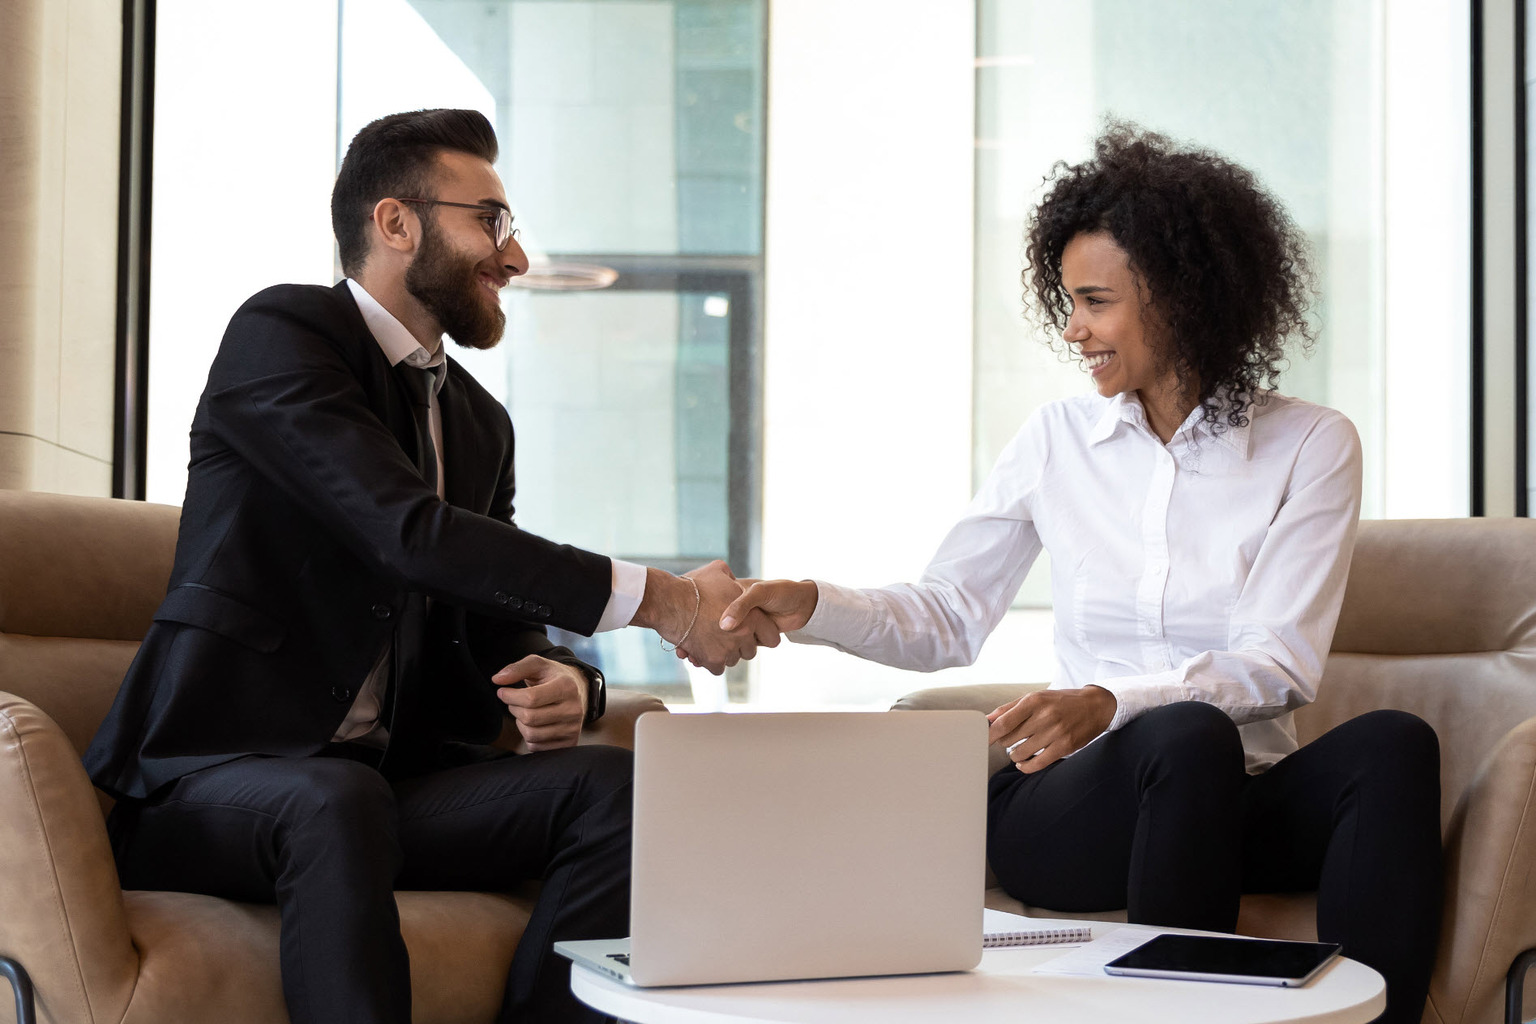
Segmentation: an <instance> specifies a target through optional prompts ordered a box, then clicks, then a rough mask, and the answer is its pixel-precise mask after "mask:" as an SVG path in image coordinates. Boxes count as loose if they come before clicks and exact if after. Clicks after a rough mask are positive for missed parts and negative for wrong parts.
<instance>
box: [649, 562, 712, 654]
mask: <svg viewBox="0 0 1536 1024" xmlns="http://www.w3.org/2000/svg"><path fill="white" fill-rule="evenodd" d="M683 579H685V580H687V581H688V582H689V583H692V584H693V618H691V619H689V620H688V628H687V629H685V630H683V635H682V636H680V637H678V639H677V643H675V644H673V645H672V646H671V647H668V646H667V638H666V637H664V636H662V635H661V634H660V633H657V634H656V636H657V639H659V640H660V641H661V649H662V650H664V651H666V652H668V653H669V654H670V653H671V652H672V651H675V650H677V649H678V648H679V647H681V646H683V644H685V643H687V642H688V636H689V634H691V633H692V632H693V627H694V625H695V624H697V623H698V621H699V606H700V605H702V604H703V603H704V595H702V594H700V593H699V581H698V580H696V579H694V578H693V577H692V576H684V577H683Z"/></svg>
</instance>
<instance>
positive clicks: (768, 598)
mask: <svg viewBox="0 0 1536 1024" xmlns="http://www.w3.org/2000/svg"><path fill="white" fill-rule="evenodd" d="M742 582H743V583H745V582H747V581H746V580H743V581H742ZM818 596H819V593H818V591H817V590H816V583H815V581H814V580H801V581H799V582H798V583H797V582H795V581H794V580H763V581H761V582H757V583H753V584H752V585H751V586H749V587H747V589H746V591H745V592H744V593H743V594H742V595H741V596H740V597H738V598H737V599H736V600H735V601H733V602H731V606H730V607H729V608H727V609H726V610H725V614H724V615H723V616H722V617H721V619H720V628H721V629H734V628H735V627H736V623H738V622H740V621H742V620H743V619H744V618H746V615H747V613H748V612H750V611H751V610H752V609H754V608H757V609H760V610H761V611H762V612H763V613H764V614H765V615H767V616H768V617H769V618H770V619H772V620H773V624H774V627H775V628H777V629H778V631H779V632H780V633H788V632H791V631H792V630H796V629H799V628H800V627H801V626H804V625H805V624H806V623H807V622H809V621H810V618H811V613H812V612H814V611H815V610H816V600H817V597H818Z"/></svg>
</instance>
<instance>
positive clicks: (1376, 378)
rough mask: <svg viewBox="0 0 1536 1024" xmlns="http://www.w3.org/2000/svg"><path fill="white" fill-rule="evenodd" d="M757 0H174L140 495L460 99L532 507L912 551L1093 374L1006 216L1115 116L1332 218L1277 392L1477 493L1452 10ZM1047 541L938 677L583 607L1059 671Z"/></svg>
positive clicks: (690, 689) (782, 563)
mask: <svg viewBox="0 0 1536 1024" xmlns="http://www.w3.org/2000/svg"><path fill="white" fill-rule="evenodd" d="M766 7H767V4H766V0H475V2H468V0H332V2H315V0H270V2H269V3H268V4H266V5H261V6H253V5H238V4H236V5H227V4H203V3H198V2H196V0H161V2H160V3H159V5H158V16H159V22H158V53H157V65H156V75H157V93H156V119H155V126H156V138H155V163H154V170H155V182H154V185H155V200H154V214H155V219H154V225H153V230H154V264H153V276H152V297H151V345H152V354H151V360H150V371H149V373H150V410H151V411H150V438H149V441H150V458H149V495H150V497H151V498H152V499H154V500H160V501H170V502H179V501H180V500H181V496H182V491H183V489H184V486H185V465H186V461H187V452H186V434H187V427H188V425H189V423H190V420H191V415H192V409H193V406H194V404H195V402H196V399H197V395H198V393H199V392H200V391H201V388H202V382H203V380H204V379H205V377H206V372H207V364H208V360H209V359H211V357H212V353H213V351H214V348H215V347H216V345H217V342H218V339H219V336H220V334H221V333H222V330H223V327H224V325H225V323H226V322H227V321H228V318H229V316H230V314H231V313H232V312H233V311H234V309H235V308H236V307H237V306H238V305H239V304H240V302H242V301H243V300H244V299H245V298H246V297H248V296H249V295H250V294H251V293H253V292H255V291H256V290H258V289H259V288H262V287H265V286H266V285H269V284H272V283H275V282H278V281H311V282H324V281H327V280H333V279H334V276H333V275H334V274H335V273H336V268H335V264H334V247H333V244H332V240H331V237H330V222H329V209H328V200H329V193H330V187H331V183H332V180H333V178H334V174H335V170H336V166H337V162H338V159H339V157H340V154H341V152H342V151H343V149H344V147H345V145H346V143H347V141H348V140H350V138H351V136H352V134H353V133H355V132H356V130H357V129H358V128H360V127H361V126H362V125H363V124H365V123H366V122H367V121H369V120H371V119H372V118H374V117H377V116H379V115H382V114H385V113H389V112H393V111H396V110H402V109H412V108H418V107H426V106H468V107H474V108H477V109H480V110H482V111H483V112H485V113H486V115H487V116H488V117H490V118H491V119H492V122H493V123H494V124H495V125H496V127H497V131H498V135H499V137H500V140H501V143H502V154H501V161H500V164H499V166H498V169H499V171H500V173H501V175H502V178H503V180H504V181H505V182H506V185H507V190H508V194H509V198H510V199H511V201H512V203H513V205H514V207H515V208H516V213H517V216H518V224H519V226H520V227H521V228H522V229H523V235H522V238H523V241H524V242H525V243H526V244H527V247H528V249H529V251H530V253H531V254H533V255H534V256H535V257H536V259H537V265H536V267H535V270H534V272H533V273H531V274H530V275H529V276H528V279H527V280H526V281H525V282H523V284H524V285H525V287H521V288H517V289H508V290H507V291H506V292H504V293H503V294H504V296H505V298H504V302H505V305H506V309H507V313H508V325H509V326H508V334H507V338H506V341H505V342H504V343H503V344H502V345H501V346H499V347H498V348H497V349H494V350H492V351H490V352H487V353H470V352H462V351H457V350H456V351H455V355H456V357H458V358H461V360H462V361H463V362H464V363H465V365H466V366H468V367H469V368H470V370H471V372H473V373H474V374H475V375H476V376H477V378H478V379H479V380H480V381H481V382H482V383H484V384H485V386H486V387H487V388H489V389H490V390H491V391H492V393H493V394H496V395H498V396H499V397H500V398H501V399H502V400H503V401H504V402H505V403H506V404H507V406H508V408H509V409H510V410H511V412H512V416H513V420H514V423H515V424H516V426H517V430H518V440H519V447H518V455H519V461H518V467H519V478H520V487H519V492H520V493H519V500H518V510H519V521H520V523H522V524H523V525H524V526H525V527H526V528H528V529H530V530H536V531H538V532H542V533H545V534H547V535H549V536H552V537H556V538H558V539H561V540H568V541H571V542H573V543H579V544H583V545H586V546H589V547H592V548H595V549H597V550H601V551H603V552H605V553H611V554H614V555H617V556H619V557H628V558H631V559H634V560H638V561H643V562H649V563H651V564H656V565H661V566H664V567H667V568H673V569H681V568H684V567H687V566H690V565H693V564H697V563H698V562H700V561H703V560H705V559H708V558H712V557H724V558H727V559H728V560H729V561H730V562H731V564H732V565H733V566H734V567H735V568H736V569H737V570H738V572H741V573H743V574H747V573H757V572H766V573H770V574H773V575H792V576H796V577H804V576H822V577H824V578H830V579H833V580H836V581H838V582H840V583H847V584H852V585H878V584H881V583H886V582H890V581H892V580H896V579H903V578H912V577H914V576H915V575H916V574H917V573H918V572H919V571H920V570H921V567H922V565H923V563H924V561H925V560H926V558H927V556H928V554H929V553H930V552H931V551H932V550H933V548H934V546H936V545H937V543H938V541H939V540H940V539H941V537H942V536H943V531H944V529H945V528H947V526H948V524H949V523H950V522H952V521H953V519H954V517H955V516H956V515H957V514H958V513H959V511H960V509H961V508H962V507H963V506H964V503H965V501H966V499H967V498H968V497H969V495H970V493H971V489H972V488H973V487H974V486H975V485H976V484H977V483H978V482H979V480H980V478H981V476H982V475H983V474H984V473H985V472H986V471H987V470H988V469H989V468H990V465H991V463H992V461H993V459H994V457H995V455H996V453H997V452H998V450H999V449H1000V448H1001V446H1002V445H1003V444H1004V443H1005V442H1006V441H1007V439H1008V437H1010V436H1011V435H1012V433H1013V432H1014V431H1015V430H1016V429H1017V428H1018V426H1019V424H1020V423H1022V421H1023V420H1024V419H1025V417H1027V415H1028V414H1029V412H1030V411H1031V410H1032V409H1034V408H1035V407H1037V406H1038V405H1039V404H1040V403H1042V402H1045V401H1049V400H1051V399H1053V398H1056V397H1059V396H1063V395H1067V394H1072V393H1075V392H1077V391H1079V390H1080V389H1082V388H1086V387H1087V386H1088V384H1087V381H1086V379H1085V378H1084V377H1083V376H1082V374H1081V373H1080V372H1079V371H1078V370H1077V369H1076V367H1075V366H1073V365H1070V364H1069V363H1066V362H1064V361H1062V360H1061V359H1060V358H1059V357H1058V356H1057V355H1056V354H1054V353H1053V352H1052V351H1051V350H1050V349H1049V347H1048V346H1047V345H1046V344H1044V343H1043V339H1041V338H1039V337H1038V336H1037V334H1036V332H1035V331H1034V330H1033V329H1032V328H1030V327H1029V326H1028V325H1027V324H1026V322H1025V321H1024V319H1023V317H1022V315H1021V314H1022V302H1021V286H1020V282H1019V269H1020V248H1021V246H1020V240H1021V237H1022V232H1023V223H1024V217H1025V214H1026V213H1027V211H1028V210H1029V209H1030V207H1031V206H1032V204H1033V203H1034V202H1035V200H1036V199H1037V198H1038V196H1039V194H1040V182H1041V180H1042V178H1043V177H1044V176H1045V174H1046V173H1047V172H1048V171H1049V169H1050V167H1051V166H1052V164H1053V163H1054V162H1055V161H1057V160H1069V161H1070V160H1074V159H1079V158H1081V157H1083V156H1085V155H1086V154H1087V152H1088V147H1089V145H1090V143H1091V140H1092V138H1093V136H1094V135H1095V134H1096V132H1097V131H1098V129H1099V127H1100V125H1101V123H1102V118H1103V117H1104V115H1106V114H1109V113H1113V114H1115V115H1117V116H1121V117H1126V118H1130V119H1132V120H1136V121H1139V122H1141V123H1143V124H1145V125H1147V126H1149V127H1152V128H1155V129H1158V130H1162V131H1166V132H1168V133H1170V134H1172V135H1175V136H1177V137H1179V138H1182V139H1187V140H1191V141H1195V142H1198V143H1200V144H1203V145H1206V146H1209V147H1211V148H1214V149H1216V150H1218V151H1220V152H1222V153H1224V154H1226V155H1228V156H1230V157H1232V158H1233V159H1235V160H1237V161H1239V162H1241V163H1244V164H1246V165H1247V166H1249V167H1251V168H1253V169H1254V170H1255V171H1256V172H1257V173H1258V174H1259V175H1260V177H1261V179H1262V180H1263V181H1264V182H1265V183H1266V184H1267V185H1268V186H1269V187H1270V188H1271V189H1273V190H1274V191H1275V192H1276V193H1277V195H1278V196H1279V197H1280V199H1281V200H1282V201H1283V202H1284V203H1285V204H1286V206H1287V207H1288V209H1289V210H1290V211H1291V213H1292V215H1293V216H1294V217H1295V218H1296V220H1297V222H1298V223H1299V224H1300V225H1301V226H1302V227H1303V229H1304V230H1305V231H1306V232H1307V233H1308V235H1309V236H1310V238H1311V239H1312V242H1313V245H1314V248H1315V250H1316V268H1317V270H1318V273H1319V284H1320V300H1321V301H1320V303H1319V307H1318V310H1319V323H1320V327H1321V336H1320V340H1319V344H1318V347H1317V351H1316V352H1315V353H1314V355H1313V356H1312V357H1311V358H1310V359H1306V360H1296V361H1295V362H1294V363H1293V365H1292V367H1291V369H1290V370H1289V371H1288V373H1287V374H1286V376H1285V377H1284V378H1283V379H1282V382H1281V387H1282V388H1283V389H1284V390H1286V391H1289V392H1291V393H1294V394H1299V395H1302V396H1304V397H1307V398H1311V399H1314V400H1317V401H1321V402H1325V403H1327V404H1330V405H1334V406H1337V407H1339V408H1341V409H1343V410H1344V411H1345V412H1347V413H1348V414H1349V415H1350V416H1351V418H1352V419H1353V420H1354V421H1355V423H1356V425H1357V426H1358V427H1359V429H1360V432H1361V435H1362V438H1363V439H1364V441H1365V447H1366V511H1367V514H1368V515H1376V516H1455V515H1464V514H1466V512H1467V495H1468V492H1469V485H1468V481H1469V467H1468V455H1469V448H1470V443H1469V436H1470V435H1469V422H1470V410H1469V408H1468V395H1469V393H1470V387H1469V368H1468V349H1469V342H1468V320H1469V317H1468V314H1467V310H1468V308H1469V304H1470V301H1471V299H1470V294H1469V285H1468V281H1467V273H1466V268H1467V267H1468V266H1469V262H1470V261H1469V252H1468V232H1467V229H1466V211H1467V209H1468V206H1469V196H1470V185H1469V168H1468V161H1467V158H1466V155H1467V152H1468V150H1469V146H1470V141H1469V125H1468V120H1467V110H1468V107H1469V93H1468V53H1469V37H1468V24H1467V22H1468V12H1467V11H1466V9H1465V8H1461V7H1456V6H1455V5H1442V7H1443V8H1444V9H1441V8H1435V9H1433V10H1431V9H1429V8H1426V7H1423V6H1419V7H1415V8H1414V10H1412V11H1407V10H1399V9H1398V8H1397V5H1392V4H1386V3H1382V2H1381V0H1297V2H1295V3H1289V4H1270V5H1250V4H1231V3H1228V2H1224V0H1179V2H1177V3H1168V4H1146V3H1142V2H1139V0H1084V2H1082V3H1074V4H1070V5H1062V4H1059V3H1055V2H1047V0H977V2H976V3H975V4H974V5H971V4H934V3H932V0H891V2H889V3H885V4H879V5H870V4H868V3H867V0H818V2H817V3H816V4H814V5H796V4H781V5H778V6H776V7H775V10H774V17H773V30H774V32H775V33H776V35H775V37H774V39H773V40H772V46H771V47H770V46H769V45H768V44H769V40H768V38H767V32H768V30H769V25H768V18H767V10H766ZM210 39H217V40H219V41H220V45H218V46H210V45H208V42H207V41H208V40H210ZM400 40H409V60H402V59H401V57H400V55H399V41H400ZM274 54H281V55H283V72H282V73H281V74H274V73H273V70H274V66H273V59H274V58H273V55H274ZM768 110H772V111H773V114H774V119H773V124H772V125H771V126H770V125H768V124H767V123H766V120H765V113H766V111H768ZM770 127H771V129H772V138H771V139H770V138H769V134H768V133H769V129H770ZM231 197H235V198H234V199H233V200H232V198H231ZM215 224H217V225H223V226H228V225H231V224H235V225H245V226H244V227H243V228H242V229H240V230H237V231H235V232H233V233H231V232H229V231H222V232H221V231H216V230H214V229H213V228H212V227H211V226H212V225H215ZM253 224H259V225H260V226H261V227H262V228H263V230H255V229H253V228H252V227H250V225H253ZM614 275H616V277H615V279H614V280H612V282H611V283H609V284H608V285H607V287H603V288H581V287H577V288H572V287H570V286H572V285H576V286H583V285H593V284H597V283H599V282H600V281H602V280H604V279H606V278H609V277H613V276H614ZM531 285H541V286H543V287H527V286H531ZM1047 577H1048V571H1047V570H1046V569H1045V568H1043V567H1037V568H1036V569H1035V571H1034V572H1033V573H1032V574H1031V579H1030V580H1029V581H1026V583H1025V586H1024V589H1023V591H1022V592H1021V595H1020V600H1019V603H1018V607H1017V609H1016V610H1015V612H1014V613H1013V614H1011V615H1010V616H1009V617H1008V618H1007V619H1005V621H1004V623H1003V625H1002V626H1001V627H1000V628H999V630H998V632H997V633H996V634H995V635H994V637H993V639H992V640H991V641H990V642H989V643H988V645H987V648H986V650H985V651H984V652H983V653H982V657H981V659H980V661H979V662H978V664H977V665H976V666H972V667H970V668H966V669H953V670H948V671H947V672H945V673H942V674H940V676H939V677H938V678H934V677H919V676H914V675H913V674H910V673H901V672H897V671H895V670H890V669H886V668H884V667H882V666H875V665H872V664H869V663H863V662H856V661H854V660H853V659H849V658H847V657H845V656H842V655H838V654H836V653H835V652H831V651H828V650H826V649H824V648H806V647H798V648H793V649H791V648H787V647H781V648H780V649H779V650H778V651H774V652H768V653H767V654H765V655H764V656H763V657H762V658H760V659H759V660H758V661H757V662H754V663H753V664H752V666H751V667H750V669H743V670H738V671H736V672H734V673H733V674H732V675H730V676H729V677H728V679H727V681H726V683H725V684H724V685H722V684H720V683H719V682H718V681H716V680H713V679H711V678H710V677H708V676H705V675H701V674H698V673H690V672H689V671H687V670H685V669H684V668H683V667H682V663H680V662H678V661H677V660H676V659H675V658H673V657H672V656H670V655H666V654H665V653H664V652H662V651H660V649H659V647H658V646H657V644H656V641H655V637H654V635H653V634H650V633H648V632H644V631H640V630H627V631H619V632H617V633H613V634H607V635H604V636H602V637H600V638H598V639H597V640H595V641H587V640H585V639H580V638H570V639H571V642H573V643H579V644H581V645H582V650H583V651H584V652H585V653H587V654H588V655H589V656H590V657H593V658H594V659H596V660H598V661H599V662H600V663H601V664H602V665H603V667H604V669H605V670H606V671H607V672H608V674H609V677H610V679H611V680H613V682H614V683H615V684H617V685H635V686H640V687H643V688H646V689H650V690H652V691H654V692H658V693H661V694H663V695H664V696H667V697H668V698H669V699H678V700H688V699H698V700H701V701H707V702H718V701H721V700H724V699H725V698H726V697H727V696H729V697H730V698H731V699H733V700H740V699H751V700H753V701H755V702H760V703H766V704H778V705H792V706H806V705H809V704H816V703H822V704H829V705H833V704H843V705H852V704H857V705H861V706H870V705H875V706H879V705H881V704H883V703H885V702H888V700H889V699H890V698H891V697H894V696H896V695H898V694H900V693H902V692H905V691H906V690H911V689H915V688H917V687H919V686H923V685H930V684H933V683H941V682H946V681H953V682H963V681H978V682H979V681H997V682H1003V681H1032V680H1039V679H1044V678H1048V677H1049V673H1050V671H1051V655H1050V630H1051V617H1050V611H1049V609H1048V608H1047V607H1046V604H1047V594H1046V585H1045V582H1044V581H1045V580H1046V579H1047Z"/></svg>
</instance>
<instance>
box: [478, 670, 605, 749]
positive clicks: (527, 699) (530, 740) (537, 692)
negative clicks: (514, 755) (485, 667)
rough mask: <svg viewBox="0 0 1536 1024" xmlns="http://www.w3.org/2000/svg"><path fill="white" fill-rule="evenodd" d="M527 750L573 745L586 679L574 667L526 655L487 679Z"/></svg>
mask: <svg viewBox="0 0 1536 1024" xmlns="http://www.w3.org/2000/svg"><path fill="white" fill-rule="evenodd" d="M491 682H493V683H495V684H496V686H497V687H498V689H497V690H496V696H497V697H499V698H501V702H502V703H503V704H505V705H506V706H507V710H508V711H509V712H511V714H512V717H513V718H515V719H517V731H518V732H520V733H522V734H523V739H524V740H525V741H526V742H527V744H528V749H529V750H555V749H557V748H559V747H570V746H574V745H575V744H576V738H577V737H578V736H580V735H581V724H582V722H584V721H586V718H587V677H586V675H585V674H584V673H583V672H582V671H581V669H579V668H577V667H576V666H574V665H567V664H565V663H563V662H559V661H550V660H549V659H548V658H541V657H539V656H538V655H537V654H530V655H528V657H526V658H523V659H522V660H521V661H516V662H513V663H512V664H510V665H508V666H507V667H506V668H504V669H502V670H501V671H500V672H497V673H496V674H495V675H494V676H492V677H491Z"/></svg>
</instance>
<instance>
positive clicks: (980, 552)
mask: <svg viewBox="0 0 1536 1024" xmlns="http://www.w3.org/2000/svg"><path fill="white" fill-rule="evenodd" d="M1047 452H1048V446H1047V445H1045V443H1044V438H1043V437H1042V436H1041V430H1040V420H1039V417H1038V416H1036V417H1033V418H1031V420H1030V421H1029V422H1028V423H1026V424H1025V425H1024V427H1023V428H1022V429H1021V430H1020V431H1019V434H1018V435H1017V436H1016V437H1015V438H1014V439H1013V441H1011V442H1010V443H1009V445H1008V447H1007V448H1006V449H1004V451H1003V454H1002V455H1001V456H1000V457H999V458H998V461H997V465H996V466H994V467H993V469H992V473H991V475H989V476H988V477H987V480H986V482H985V483H984V484H983V485H982V487H981V490H980V491H978V492H977V494H976V496H975V497H974V498H972V499H971V502H970V504H969V506H967V508H966V511H965V514H964V515H963V516H962V517H961V519H960V521H959V522H958V523H956V524H955V525H954V526H953V527H952V528H951V529H950V531H949V534H948V535H947V536H946V537H945V538H944V541H943V542H942V543H941V544H940V545H939V549H938V551H937V552H935V553H934V556H933V559H932V560H931V561H930V562H929V563H928V567H927V568H926V569H925V570H923V575H922V577H921V578H920V579H919V580H918V582H916V583H897V584H893V585H891V586H887V587H879V588H875V589H868V590H855V589H852V588H849V587H840V586H836V585H834V584H831V583H824V582H821V581H819V580H818V581H817V583H816V591H817V599H816V610H815V612H814V613H812V615H811V618H810V620H809V621H807V622H806V624H805V626H804V627H803V628H801V629H799V630H797V631H795V632H793V633H790V634H788V636H789V639H790V640H793V641H795V642H796V643H806V644H821V645H824V646H828V647H835V648H837V649H838V650H840V651H845V652H847V653H849V654H855V655H858V656H859V657H861V658H867V659H868V660H870V661H877V662H880V663H881V664H884V665H893V666H895V667H897V668H904V669H915V670H917V671H920V672H933V671H936V670H938V669H941V668H950V667H952V666H955V665H969V664H971V663H972V662H974V661H975V660H976V656H977V654H978V653H980V651H981V645H982V643H983V642H984V641H985V640H986V638H987V637H988V636H989V635H991V633H992V630H993V629H995V628H997V624H998V623H999V622H1000V621H1002V618H1003V615H1004V613H1006V612H1007V610H1008V605H1009V604H1010V603H1011V602H1012V601H1013V598H1014V595H1015V594H1017V593H1018V590H1019V584H1021V583H1023V582H1024V576H1025V574H1027V573H1028V572H1029V569H1030V566H1032V565H1033V564H1034V561H1035V558H1036V557H1038V556H1039V554H1040V537H1039V534H1038V533H1037V532H1036V530H1035V524H1034V522H1033V521H1032V519H1031V515H1030V504H1031V502H1032V500H1033V498H1034V493H1035V490H1036V488H1037V487H1038V484H1039V480H1040V478H1041V474H1042V472H1043V470H1044V461H1045V458H1046V457H1047Z"/></svg>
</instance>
